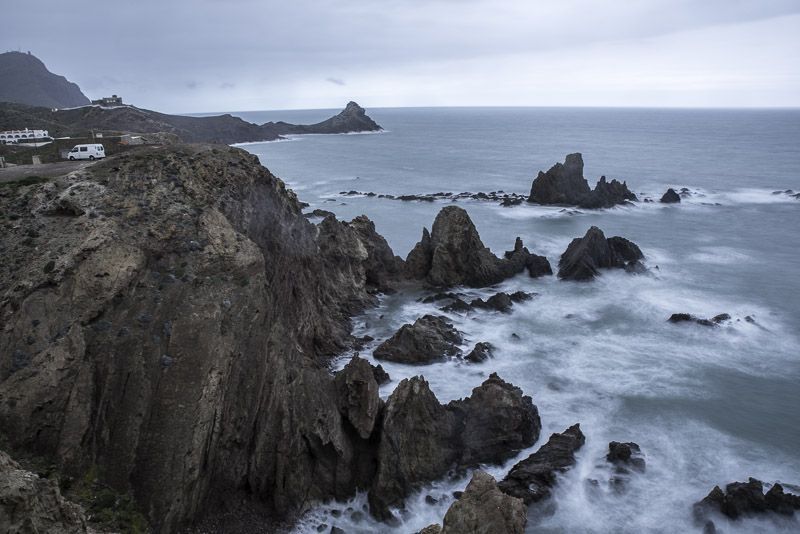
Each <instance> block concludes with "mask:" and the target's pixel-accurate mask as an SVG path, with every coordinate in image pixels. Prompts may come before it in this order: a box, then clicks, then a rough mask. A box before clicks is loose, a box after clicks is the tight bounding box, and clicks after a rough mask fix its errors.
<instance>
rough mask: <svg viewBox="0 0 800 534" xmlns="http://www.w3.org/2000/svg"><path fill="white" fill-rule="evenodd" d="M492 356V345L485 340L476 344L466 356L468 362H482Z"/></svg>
mask: <svg viewBox="0 0 800 534" xmlns="http://www.w3.org/2000/svg"><path fill="white" fill-rule="evenodd" d="M491 357H492V345H491V344H490V343H487V342H485V341H482V342H480V343H476V344H475V348H473V349H472V350H471V351H470V353H469V354H467V355H466V357H465V358H464V359H465V360H467V361H468V362H472V363H480V362H483V361H486V360H488V359H489V358H491Z"/></svg>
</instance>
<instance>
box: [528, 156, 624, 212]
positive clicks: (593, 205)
mask: <svg viewBox="0 0 800 534" xmlns="http://www.w3.org/2000/svg"><path fill="white" fill-rule="evenodd" d="M632 200H633V201H635V200H636V195H634V194H633V193H631V191H630V190H629V189H628V186H627V184H626V183H624V182H623V183H620V182H618V181H617V180H611V181H610V182H608V181H606V177H605V176H602V177H600V180H599V181H598V182H597V185H596V186H595V189H594V190H592V189H590V188H589V183H588V182H587V181H586V179H585V178H584V177H583V157H582V156H581V154H579V153H575V154H568V155H567V157H566V159H565V160H564V163H556V164H555V165H553V166H552V167H551V168H550V170H548V171H547V172H546V173H545V172H541V171H539V175H538V176H537V177H536V179H535V180H534V181H533V184H531V194H530V196H529V197H528V202H535V203H537V204H555V205H566V206H577V207H580V208H586V209H598V208H610V207H612V206H616V205H617V204H624V203H625V202H628V201H632Z"/></svg>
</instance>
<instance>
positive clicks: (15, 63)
mask: <svg viewBox="0 0 800 534" xmlns="http://www.w3.org/2000/svg"><path fill="white" fill-rule="evenodd" d="M0 102H17V103H21V104H28V105H31V106H45V107H50V108H52V107H57V108H61V107H73V106H84V105H86V104H88V103H89V99H88V98H86V95H84V94H83V93H82V92H81V90H80V87H78V86H77V85H76V84H74V83H72V82H70V81H69V80H67V79H66V78H64V77H63V76H58V75H56V74H53V73H52V72H50V71H49V70H47V67H45V66H44V63H42V62H41V61H40V60H39V59H38V58H36V56H33V55H31V54H23V53H21V52H6V53H3V54H0ZM21 127H24V126H21Z"/></svg>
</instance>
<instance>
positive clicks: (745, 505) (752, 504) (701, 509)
mask: <svg viewBox="0 0 800 534" xmlns="http://www.w3.org/2000/svg"><path fill="white" fill-rule="evenodd" d="M798 510H800V495H793V494H791V493H785V492H784V489H783V486H782V485H781V484H778V483H775V484H774V485H773V486H772V487H771V488H770V490H769V491H768V492H767V493H766V495H765V494H764V483H763V482H761V481H760V480H756V479H755V478H750V479H749V480H748V481H747V482H732V483H730V484H728V485H727V486H725V491H722V490H721V489H720V487H719V486H715V487H714V489H713V490H711V492H710V493H709V494H708V495H707V496H706V497H705V498H704V499H703V500H702V501H700V502H698V503H695V505H694V514H695V518H696V519H697V520H699V521H704V520H706V519H708V516H709V512H711V511H714V512H719V513H721V514H723V515H725V516H727V517H729V518H730V519H738V518H740V517H742V516H748V515H758V514H765V513H776V514H780V515H788V516H791V515H794V513H795V512H796V511H798Z"/></svg>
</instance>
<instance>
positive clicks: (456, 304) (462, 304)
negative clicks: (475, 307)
mask: <svg viewBox="0 0 800 534" xmlns="http://www.w3.org/2000/svg"><path fill="white" fill-rule="evenodd" d="M441 310H442V311H445V312H456V313H466V312H468V311H471V310H472V305H471V304H469V303H468V302H466V301H464V300H462V299H460V298H456V299H454V300H453V302H451V303H450V304H448V305H447V306H443V307H442V308H441Z"/></svg>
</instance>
